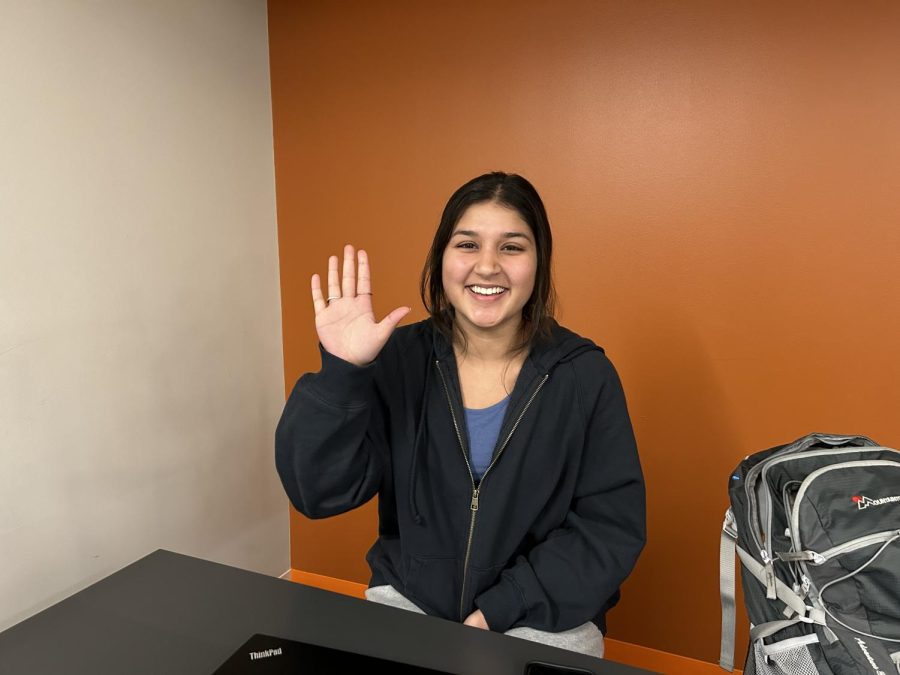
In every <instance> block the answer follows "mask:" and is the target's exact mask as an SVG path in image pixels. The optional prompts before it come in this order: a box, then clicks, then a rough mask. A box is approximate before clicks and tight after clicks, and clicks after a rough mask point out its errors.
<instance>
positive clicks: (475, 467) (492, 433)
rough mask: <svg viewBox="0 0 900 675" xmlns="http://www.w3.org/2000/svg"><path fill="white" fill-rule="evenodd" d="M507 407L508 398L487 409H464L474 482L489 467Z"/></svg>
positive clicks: (479, 478)
mask: <svg viewBox="0 0 900 675" xmlns="http://www.w3.org/2000/svg"><path fill="white" fill-rule="evenodd" d="M508 405H509V396H507V397H506V398H504V399H503V400H502V401H500V402H499V403H495V404H494V405H492V406H490V407H488V408H466V426H467V427H468V429H469V461H470V463H471V464H472V473H473V474H475V479H476V480H481V477H482V476H484V472H485V471H487V468H488V467H489V466H490V465H491V458H492V457H493V454H494V446H495V445H497V437H498V436H499V435H500V427H501V426H502V424H503V416H504V415H505V414H506V408H507V406H508Z"/></svg>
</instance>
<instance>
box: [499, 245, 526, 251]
mask: <svg viewBox="0 0 900 675" xmlns="http://www.w3.org/2000/svg"><path fill="white" fill-rule="evenodd" d="M503 250H504V251H524V250H525V249H524V248H522V247H521V246H516V245H515V244H507V245H506V246H504V247H503Z"/></svg>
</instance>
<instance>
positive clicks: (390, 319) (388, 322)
mask: <svg viewBox="0 0 900 675" xmlns="http://www.w3.org/2000/svg"><path fill="white" fill-rule="evenodd" d="M411 311H412V309H410V308H409V307H398V308H397V309H395V310H394V311H393V312H391V313H390V314H388V315H387V316H386V317H384V318H383V319H382V320H381V321H379V322H378V325H379V327H381V328H382V330H385V329H386V330H387V331H388V332H389V333H390V332H392V331H393V330H394V329H395V328H396V327H397V324H398V323H400V321H401V320H402V319H403V317H404V316H406V315H407V314H409V313H410V312H411Z"/></svg>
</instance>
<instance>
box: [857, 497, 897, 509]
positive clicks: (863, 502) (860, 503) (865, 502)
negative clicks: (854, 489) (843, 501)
mask: <svg viewBox="0 0 900 675" xmlns="http://www.w3.org/2000/svg"><path fill="white" fill-rule="evenodd" d="M851 499H852V500H853V502H854V503H855V504H856V506H857V507H858V508H859V510H860V511H862V510H863V509H867V508H869V507H870V506H881V505H883V504H890V503H892V502H900V495H896V496H894V497H881V498H880V499H870V498H869V497H866V496H865V495H854V496H853V497H851Z"/></svg>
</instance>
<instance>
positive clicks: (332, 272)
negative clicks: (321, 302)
mask: <svg viewBox="0 0 900 675" xmlns="http://www.w3.org/2000/svg"><path fill="white" fill-rule="evenodd" d="M328 297H329V298H339V297H341V286H340V284H339V283H338V258H337V256H336V255H333V256H330V257H329V258H328ZM326 301H327V298H326Z"/></svg>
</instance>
